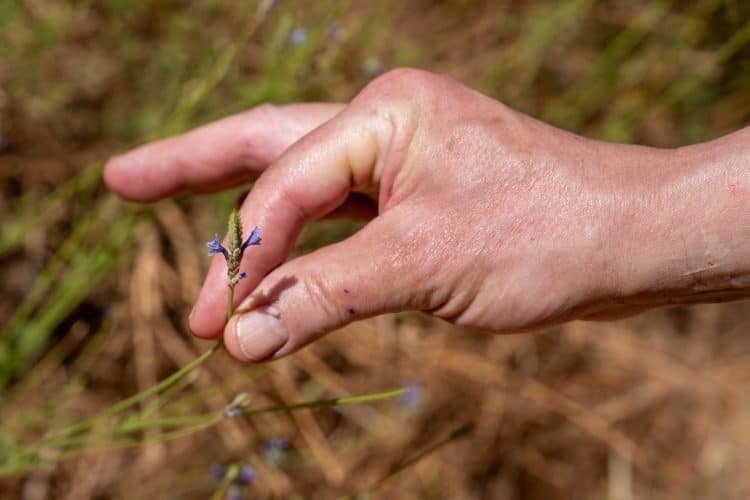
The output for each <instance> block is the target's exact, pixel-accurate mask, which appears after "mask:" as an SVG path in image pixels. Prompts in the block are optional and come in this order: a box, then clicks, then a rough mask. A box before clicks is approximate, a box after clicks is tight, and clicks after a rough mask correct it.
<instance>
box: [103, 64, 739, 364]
mask: <svg viewBox="0 0 750 500" xmlns="http://www.w3.org/2000/svg"><path fill="white" fill-rule="evenodd" d="M256 178H257V181H256V183H255V185H254V187H253V189H252V191H251V192H250V194H249V195H248V197H247V199H246V200H245V201H244V203H243V205H242V207H241V210H240V213H241V215H242V219H243V221H244V223H245V233H246V234H247V233H248V231H249V230H250V229H251V228H252V227H253V226H255V225H258V226H260V227H261V228H262V229H263V244H262V245H261V246H259V247H253V248H252V250H251V253H252V258H246V259H245V260H244V262H243V265H242V270H243V271H246V272H247V273H248V279H245V280H243V281H241V282H240V284H239V285H238V286H237V290H236V302H237V304H238V309H237V312H236V314H235V316H234V317H233V318H232V319H231V320H230V321H229V323H228V324H226V321H225V318H224V311H225V304H226V300H227V287H226V274H225V273H226V267H225V263H224V262H223V259H222V258H221V256H218V257H215V258H214V260H213V262H212V264H211V267H210V269H209V271H208V275H207V277H206V281H205V284H204V286H203V289H202V291H201V293H200V296H199V297H198V300H197V302H196V304H195V307H194V309H193V312H192V314H191V318H190V326H191V328H192V330H193V331H194V332H195V334H196V335H198V336H200V337H205V338H217V337H218V336H219V335H221V334H222V333H223V335H224V339H225V342H226V346H227V349H228V350H229V352H230V353H231V354H232V355H233V356H235V357H236V358H237V359H238V360H240V361H243V362H259V361H266V360H271V359H277V358H279V357H282V356H285V355H288V354H290V353H293V352H295V351H297V350H298V349H300V348H301V347H303V346H305V345H306V344H308V343H310V342H312V341H314V340H315V339H317V338H319V337H320V336H322V335H324V334H325V333H326V332H329V331H331V330H333V329H335V328H338V327H340V326H343V325H345V324H347V323H349V322H350V321H353V320H355V319H361V318H365V317H370V316H374V315H377V314H381V313H384V312H389V311H400V310H421V311H425V312H428V313H430V314H433V315H435V316H438V317H440V318H443V319H446V320H448V321H451V322H453V323H455V324H458V325H462V326H467V327H472V328H476V329H481V330H487V331H491V332H497V333H505V332H517V331H527V330H533V329H536V328H539V327H542V326H547V325H551V324H555V323H560V322H564V321H568V320H572V319H607V318H615V317H621V316H624V315H628V314H633V313H636V312H639V311H642V310H644V309H648V308H652V307H658V306H665V305H671V304H686V303H694V302H717V301H724V300H733V299H739V298H744V297H747V296H748V295H750V129H745V130H743V131H740V132H737V133H735V134H732V135H729V136H726V137H723V138H720V139H718V140H715V141H712V142H708V143H704V144H698V145H694V146H688V147H685V148H679V149H673V150H666V149H654V148H646V147H640V146H629V145H618V144H609V143H603V142H597V141H593V140H589V139H586V138H584V137H581V136H577V135H575V134H571V133H568V132H565V131H562V130H559V129H556V128H554V127H551V126H549V125H546V124H544V123H541V122H539V121H536V120H534V119H532V118H530V117H528V116H525V115H523V114H521V113H518V112H516V111H513V110H511V109H509V108H507V107H505V106H504V105H502V104H501V103H499V102H497V101H494V100H492V99H490V98H488V97H486V96H484V95H481V94H479V93H477V92H475V91H473V90H471V89H468V88H466V87H464V86H462V85H460V84H458V83H456V82H454V81H453V80H450V79H448V78H445V77H443V76H439V75H435V74H432V73H427V72H423V71H417V70H410V69H402V70H395V71H391V72H389V73H387V74H385V75H383V76H381V77H380V78H378V79H376V80H375V81H373V82H372V83H371V84H370V85H368V86H367V87H366V88H365V89H363V90H362V92H360V94H359V95H358V96H357V97H356V98H355V99H354V100H352V102H351V103H349V104H294V105H288V106H280V107H275V106H269V105H265V106H261V107H258V108H255V109H253V110H250V111H248V112H245V113H242V114H240V115H236V116H232V117H229V118H226V119H224V120H221V121H218V122H215V123H212V124H209V125H206V126H204V127H201V128H199V129H196V130H194V131H191V132H189V133H187V134H184V135H181V136H177V137H174V138H170V139H167V140H163V141H159V142H155V143H152V144H147V145H145V146H142V147H140V148H138V149H136V150H134V151H131V152H129V153H127V154H125V155H122V156H118V157H115V158H113V159H111V160H110V161H109V163H108V164H107V167H106V170H105V181H106V182H107V184H108V186H109V187H110V188H111V189H112V190H113V191H115V192H116V193H118V194H119V195H120V196H122V197H123V198H126V199H129V200H134V201H140V202H151V201H156V200H158V199H161V198H164V197H168V196H174V195H176V194H180V193H186V192H208V191H215V190H218V189H221V188H224V187H227V186H233V185H237V184H241V183H245V182H247V181H249V180H251V179H256ZM341 213H344V214H346V215H354V216H358V217H364V218H367V219H369V222H368V224H367V225H366V226H365V227H364V229H362V230H361V231H360V232H358V233H357V234H355V235H353V236H352V237H350V238H348V239H347V240H345V241H342V242H339V243H335V244H333V245H330V246H327V247H324V248H321V249H319V250H317V251H315V252H313V253H311V254H308V255H305V256H302V257H299V258H296V259H293V260H290V261H288V262H285V259H286V257H287V256H288V254H289V251H290V249H291V248H292V245H293V243H294V241H295V239H296V237H297V235H298V234H299V232H300V230H301V229H302V228H303V226H304V225H305V224H307V223H308V222H310V221H312V220H315V219H318V218H321V217H326V216H331V215H337V214H341Z"/></svg>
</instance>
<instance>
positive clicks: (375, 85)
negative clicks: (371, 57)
mask: <svg viewBox="0 0 750 500" xmlns="http://www.w3.org/2000/svg"><path fill="white" fill-rule="evenodd" d="M441 80H442V77H440V76H439V75H436V74H435V73H430V72H429V71H424V70H420V69H413V68H398V69H392V70H390V71H388V72H386V73H384V74H382V75H381V76H379V77H378V78H376V79H375V80H373V81H372V82H370V83H369V84H368V85H367V86H366V87H365V88H364V89H363V90H362V92H361V93H360V96H359V97H361V98H362V99H363V100H368V99H377V100H380V99H383V98H401V99H409V100H414V99H416V100H419V101H421V100H423V99H424V98H426V97H429V96H430V95H431V93H432V90H433V89H435V87H436V86H437V85H439V83H440V81H441Z"/></svg>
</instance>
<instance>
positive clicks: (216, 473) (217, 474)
mask: <svg viewBox="0 0 750 500" xmlns="http://www.w3.org/2000/svg"><path fill="white" fill-rule="evenodd" d="M226 475H227V470H226V469H225V468H224V466H223V465H221V464H217V463H215V462H214V463H212V464H211V479H213V480H214V481H215V482H217V483H220V482H221V481H223V480H224V477H226Z"/></svg>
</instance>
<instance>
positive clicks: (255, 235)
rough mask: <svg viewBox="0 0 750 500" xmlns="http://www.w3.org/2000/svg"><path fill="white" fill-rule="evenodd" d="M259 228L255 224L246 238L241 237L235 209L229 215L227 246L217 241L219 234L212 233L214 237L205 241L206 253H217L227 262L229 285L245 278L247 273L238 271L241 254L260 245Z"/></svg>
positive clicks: (237, 214) (240, 227)
mask: <svg viewBox="0 0 750 500" xmlns="http://www.w3.org/2000/svg"><path fill="white" fill-rule="evenodd" d="M261 241H262V240H261V237H260V228H259V227H258V226H255V227H254V228H253V230H252V231H251V232H250V236H248V237H247V239H246V240H244V241H243V239H242V220H241V219H240V214H239V212H237V210H233V211H232V213H231V214H230V215H229V227H228V236H227V246H226V247H224V246H223V245H222V244H221V243H219V235H218V234H217V233H215V234H214V239H213V240H211V241H209V242H207V243H206V246H207V247H208V255H209V256H212V255H216V254H218V253H220V254H222V255H223V256H224V260H225V261H226V262H227V276H228V277H229V286H230V287H232V288H233V287H234V285H236V284H237V282H239V281H240V280H241V279H244V278H247V273H245V272H240V262H241V261H242V256H243V255H244V253H245V250H247V248H248V247H251V246H255V245H260V243H261Z"/></svg>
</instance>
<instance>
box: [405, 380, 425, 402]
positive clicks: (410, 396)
mask: <svg viewBox="0 0 750 500" xmlns="http://www.w3.org/2000/svg"><path fill="white" fill-rule="evenodd" d="M421 401H422V388H421V387H420V386H419V385H418V384H415V383H413V382H412V383H409V384H406V392H404V393H403V394H402V395H401V406H403V407H404V408H414V407H416V406H417V405H418V404H419V403H420V402H421Z"/></svg>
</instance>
